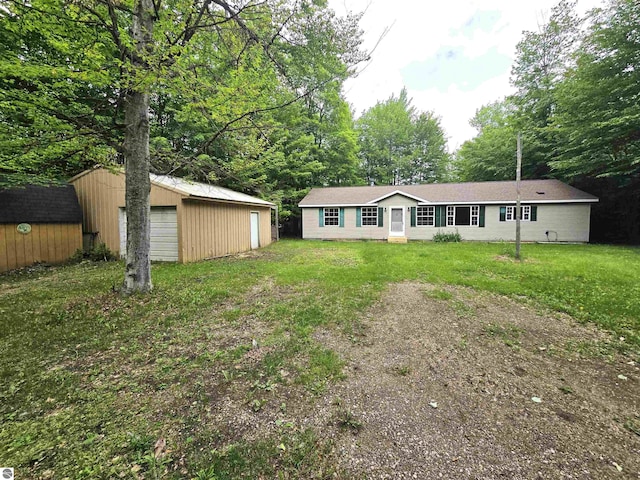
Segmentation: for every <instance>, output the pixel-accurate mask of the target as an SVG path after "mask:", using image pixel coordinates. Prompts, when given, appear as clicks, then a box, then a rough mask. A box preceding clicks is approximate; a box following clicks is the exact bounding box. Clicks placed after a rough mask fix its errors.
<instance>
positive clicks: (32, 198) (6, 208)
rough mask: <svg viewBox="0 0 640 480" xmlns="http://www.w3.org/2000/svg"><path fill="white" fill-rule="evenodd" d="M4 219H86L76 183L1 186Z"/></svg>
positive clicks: (0, 213) (0, 207) (0, 219)
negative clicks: (79, 201) (45, 185)
mask: <svg viewBox="0 0 640 480" xmlns="http://www.w3.org/2000/svg"><path fill="white" fill-rule="evenodd" d="M0 223H82V209H81V208H80V204H79V203H78V197H77V196H76V190H75V188H73V185H63V186H50V187H43V186H36V185H29V186H26V187H24V188H11V189H7V190H0Z"/></svg>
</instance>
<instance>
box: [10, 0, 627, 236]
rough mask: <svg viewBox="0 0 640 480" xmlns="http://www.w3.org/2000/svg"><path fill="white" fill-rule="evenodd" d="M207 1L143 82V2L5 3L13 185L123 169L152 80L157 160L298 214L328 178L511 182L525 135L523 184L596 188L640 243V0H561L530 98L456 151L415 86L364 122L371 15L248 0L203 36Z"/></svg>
mask: <svg viewBox="0 0 640 480" xmlns="http://www.w3.org/2000/svg"><path fill="white" fill-rule="evenodd" d="M132 3H133V2H132ZM197 4H200V3H199V2H195V1H193V2H191V3H190V2H189V1H187V0H173V1H171V2H164V3H163V4H162V5H163V6H164V8H169V9H172V10H170V11H169V14H166V12H165V16H161V15H158V18H167V19H168V20H166V25H164V26H163V24H160V27H163V28H161V29H159V30H158V29H157V30H156V31H157V32H158V33H157V35H160V36H159V37H158V39H157V41H158V42H162V44H163V52H162V53H163V56H162V63H160V62H159V60H157V58H156V57H154V58H149V59H148V62H149V63H152V62H154V61H158V64H157V68H156V67H155V66H153V67H154V68H148V69H147V72H152V74H151V73H147V74H145V75H144V76H141V75H139V74H136V75H128V74H127V71H126V65H127V61H126V60H127V59H124V58H122V52H123V51H125V50H126V48H125V47H127V45H123V43H122V42H123V40H122V39H123V38H124V37H125V36H124V35H118V33H119V32H122V31H123V30H122V29H128V28H130V27H131V25H130V24H128V23H127V22H128V21H129V20H128V19H129V18H130V16H129V15H128V12H127V5H128V2H127V1H122V2H112V1H110V0H100V1H93V2H89V1H88V0H75V1H70V0H33V1H30V2H24V1H18V0H11V1H8V2H5V3H4V4H3V5H4V6H3V8H2V9H0V43H1V44H2V45H3V46H4V47H5V48H4V49H3V50H2V51H0V185H3V186H10V185H19V184H24V183H33V182H40V183H46V182H50V181H55V180H61V179H65V178H68V177H70V176H72V175H74V174H76V173H78V172H80V171H82V170H84V169H86V168H89V167H91V166H93V165H95V164H97V163H100V164H114V165H117V164H121V163H122V162H123V152H122V140H123V137H124V129H125V128H126V126H125V118H124V109H123V108H121V107H122V102H123V92H124V91H125V90H126V89H128V88H131V87H132V84H140V83H141V82H148V85H149V86H150V88H149V89H150V91H151V92H152V93H151V95H150V105H151V107H150V108H151V112H150V139H149V147H150V154H151V170H152V171H154V172H156V173H162V174H170V175H175V176H181V177H186V178H190V179H193V180H197V181H205V182H213V183H216V184H219V185H222V186H227V187H230V188H233V189H236V190H240V191H243V192H246V193H249V194H253V195H260V196H262V197H264V198H267V199H269V200H272V201H274V202H276V203H278V204H279V205H280V213H281V217H282V219H283V220H284V221H287V220H295V218H296V216H298V215H299V212H298V209H297V207H296V205H297V203H298V202H299V200H300V199H301V198H302V197H303V196H304V195H305V194H306V193H307V191H308V190H309V188H311V187H314V186H337V185H359V184H370V183H375V184H398V185H402V184H411V183H426V182H448V181H484V180H504V179H512V178H513V177H514V168H515V138H516V135H517V133H518V132H520V133H522V136H523V145H524V148H523V178H525V179H526V178H559V179H561V180H563V181H566V182H568V183H570V184H572V185H575V186H576V187H578V188H582V189H584V190H586V191H588V192H590V193H592V194H594V195H597V196H598V197H600V203H599V204H598V205H596V206H595V207H594V209H593V214H592V239H593V240H595V241H608V242H625V243H640V152H639V146H640V29H638V25H640V6H639V4H638V3H637V2H636V1H635V0H609V1H607V2H606V3H604V4H603V5H602V7H601V8H598V9H595V10H593V11H590V12H588V13H587V14H586V15H584V16H582V17H580V16H578V15H577V14H576V10H575V2H572V1H562V2H560V3H559V4H558V5H557V6H556V7H555V8H554V9H553V10H552V11H551V13H550V15H549V18H548V19H547V21H546V22H545V23H544V24H543V25H541V26H540V27H539V29H538V30H537V31H534V32H524V33H523V36H522V39H521V41H520V43H519V44H518V46H517V54H516V60H515V62H514V65H513V68H512V76H511V80H512V84H513V86H514V87H515V89H516V93H515V94H513V95H511V96H509V97H507V98H503V99H497V100H496V101H495V102H494V103H491V104H489V105H485V106H483V107H482V108H480V109H479V110H478V111H477V112H476V115H475V116H474V118H473V119H471V124H472V125H473V126H474V127H475V128H476V129H477V132H478V133H477V136H476V137H475V138H473V139H471V140H469V141H467V142H465V143H464V144H463V145H462V146H461V147H460V148H459V150H458V151H457V152H449V151H448V150H447V142H446V134H445V132H444V131H443V128H442V126H441V122H440V118H439V116H438V114H437V112H433V111H420V110H418V109H417V108H416V107H414V106H413V105H412V104H411V99H410V98H409V97H408V94H407V92H406V90H402V91H401V92H399V93H398V94H397V95H396V94H393V95H391V96H390V97H389V98H388V99H386V100H384V101H380V102H378V103H377V104H376V105H374V106H373V107H371V108H369V109H368V110H366V111H365V112H362V114H361V115H359V117H358V118H357V119H355V112H353V110H352V108H351V107H350V105H349V104H348V102H347V101H346V99H345V96H344V93H343V86H344V82H345V81H346V80H347V79H348V78H350V77H351V76H353V75H356V74H357V72H358V70H359V68H361V67H362V66H363V64H364V63H365V62H366V61H367V60H368V59H369V54H368V52H366V51H364V50H363V48H362V31H361V30H360V27H359V21H360V14H350V15H347V16H345V17H339V16H337V15H336V14H335V13H334V12H333V11H332V10H331V9H330V8H329V7H328V6H327V4H326V2H323V1H303V2H287V1H280V2H257V3H254V2H247V3H246V5H245V6H243V10H242V12H241V13H242V18H243V22H245V23H238V22H237V21H234V22H231V21H229V18H227V16H225V13H224V9H220V14H219V16H217V17H216V16H214V15H210V17H209V18H212V19H213V20H214V21H215V25H206V28H204V27H203V28H200V29H196V28H195V27H194V28H192V29H190V27H189V26H190V25H198V24H197V23H195V22H194V21H193V18H194V16H197V15H198V13H199V12H198V11H197V10H195V9H193V8H192V7H193V5H197ZM205 4H209V5H212V4H215V5H218V4H219V5H223V4H224V2H204V3H202V5H205ZM235 18H237V16H236V17H235ZM163 21H165V20H163ZM114 25H116V28H113V26H114ZM176 25H177V26H178V27H181V28H178V27H176ZM245 26H246V27H247V28H243V27H245ZM182 27H184V28H182ZM248 31H250V32H257V34H255V33H254V34H253V35H254V37H251V36H248V35H247V34H246V32H248ZM256 35H260V39H261V41H258V39H257V38H256ZM265 38H266V39H267V41H266V42H265V41H264V39H265Z"/></svg>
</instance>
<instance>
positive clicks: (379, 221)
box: [378, 207, 384, 227]
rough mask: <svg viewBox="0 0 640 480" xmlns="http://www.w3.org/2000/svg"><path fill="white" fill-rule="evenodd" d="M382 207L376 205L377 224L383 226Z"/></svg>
mask: <svg viewBox="0 0 640 480" xmlns="http://www.w3.org/2000/svg"><path fill="white" fill-rule="evenodd" d="M383 215H384V209H383V208H382V207H378V226H379V227H384V217H383Z"/></svg>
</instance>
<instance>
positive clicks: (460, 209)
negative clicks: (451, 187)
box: [447, 205, 480, 227]
mask: <svg viewBox="0 0 640 480" xmlns="http://www.w3.org/2000/svg"><path fill="white" fill-rule="evenodd" d="M479 225H480V206H479V205H470V206H453V205H448V206H447V226H448V227H452V226H456V227H468V226H474V227H477V226H479Z"/></svg>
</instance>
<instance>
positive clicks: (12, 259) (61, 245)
mask: <svg viewBox="0 0 640 480" xmlns="http://www.w3.org/2000/svg"><path fill="white" fill-rule="evenodd" d="M17 226H18V224H2V225H0V272H6V271H7V270H13V269H14V268H21V267H26V266H28V265H33V264H34V263H38V262H46V263H61V262H64V261H65V260H68V259H69V257H71V256H72V255H73V254H74V253H75V252H76V250H78V249H81V248H82V225H81V224H79V223H77V224H67V223H40V224H31V232H29V233H27V234H26V235H25V234H22V233H19V232H18V231H17Z"/></svg>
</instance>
